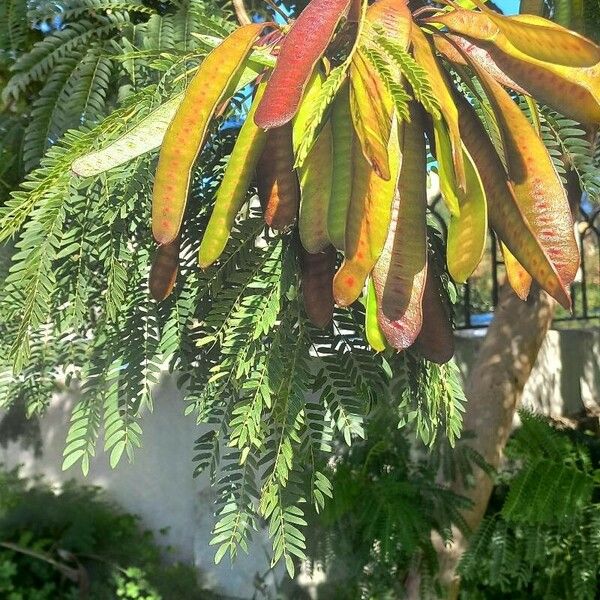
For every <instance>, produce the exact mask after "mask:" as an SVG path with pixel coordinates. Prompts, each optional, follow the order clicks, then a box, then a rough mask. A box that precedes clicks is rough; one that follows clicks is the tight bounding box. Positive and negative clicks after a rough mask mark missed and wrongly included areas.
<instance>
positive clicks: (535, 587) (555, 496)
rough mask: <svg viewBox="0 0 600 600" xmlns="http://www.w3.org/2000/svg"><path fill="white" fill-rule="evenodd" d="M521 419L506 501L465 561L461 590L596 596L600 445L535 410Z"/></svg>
mask: <svg viewBox="0 0 600 600" xmlns="http://www.w3.org/2000/svg"><path fill="white" fill-rule="evenodd" d="M521 420H522V427H521V428H520V429H519V430H518V432H517V433H516V435H515V436H514V437H513V438H512V439H511V441H510V442H509V445H508V455H509V457H510V458H511V459H512V461H514V462H513V463H512V469H511V470H509V471H507V472H505V473H503V474H502V475H501V482H502V485H503V486H507V492H505V494H506V496H505V499H504V502H503V504H502V506H501V509H500V511H499V512H494V511H492V512H491V514H490V515H489V516H488V517H486V520H485V521H484V522H483V524H482V525H481V526H480V527H479V529H478V530H477V532H476V534H475V536H474V538H473V540H472V542H471V545H470V548H469V550H468V551H467V553H466V554H465V556H464V558H463V560H462V562H461V565H460V570H461V573H462V576H463V579H464V582H465V583H464V585H463V594H462V595H463V596H464V597H465V598H467V599H471V598H483V597H486V598H487V597H499V596H498V595H499V594H503V593H504V594H506V593H510V595H511V597H512V598H548V599H550V600H552V599H558V598H573V599H578V600H579V599H580V600H584V599H585V600H587V599H589V598H594V597H595V594H596V593H597V589H598V581H599V580H600V569H599V568H598V565H599V564H600V529H599V527H598V524H599V523H600V505H598V501H597V492H598V474H599V472H600V471H599V469H598V465H597V460H596V463H595V462H594V461H593V459H592V455H591V453H590V451H593V450H594V448H593V445H594V444H596V442H595V441H593V440H592V439H591V438H590V437H589V436H585V435H577V434H572V435H567V434H566V433H565V432H559V431H557V430H555V429H553V428H552V427H551V426H550V425H549V424H548V423H547V422H546V421H545V420H543V419H542V418H540V417H537V416H534V415H531V414H528V413H524V412H522V413H521ZM590 446H592V447H590ZM482 594H485V596H484V595H482Z"/></svg>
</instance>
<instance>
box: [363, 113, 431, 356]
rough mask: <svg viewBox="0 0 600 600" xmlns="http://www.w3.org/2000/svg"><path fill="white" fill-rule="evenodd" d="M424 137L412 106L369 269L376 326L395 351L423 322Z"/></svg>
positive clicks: (413, 336)
mask: <svg viewBox="0 0 600 600" xmlns="http://www.w3.org/2000/svg"><path fill="white" fill-rule="evenodd" d="M425 167H426V152H425V137H424V134H423V126H422V123H421V119H420V116H419V112H418V111H417V110H415V108H414V105H411V121H410V123H405V125H404V136H403V143H402V167H401V169H400V177H399V180H398V193H397V195H396V198H395V200H394V206H393V209H392V219H391V224H390V227H389V231H388V235H387V240H386V242H385V246H384V249H383V252H382V253H381V256H380V258H379V260H378V261H377V264H376V265H375V268H374V269H373V274H372V277H373V283H374V284H375V291H376V293H377V302H378V304H379V309H378V318H379V326H380V327H381V329H382V331H383V332H384V334H385V337H386V339H387V340H388V342H389V343H390V345H391V346H392V347H393V348H395V349H396V350H404V349H405V348H408V347H409V346H411V345H412V344H413V343H414V341H415V339H416V337H417V335H418V334H419V331H420V330H421V325H422V321H423V313H422V303H421V301H422V298H423V290H424V287H425V277H426V273H427V229H426V209H427V187H426V186H427V175H426V168H425Z"/></svg>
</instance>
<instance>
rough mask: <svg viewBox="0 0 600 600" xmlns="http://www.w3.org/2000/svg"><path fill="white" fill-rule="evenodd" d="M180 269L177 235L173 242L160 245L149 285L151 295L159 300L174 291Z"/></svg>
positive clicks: (151, 269)
mask: <svg viewBox="0 0 600 600" xmlns="http://www.w3.org/2000/svg"><path fill="white" fill-rule="evenodd" d="M178 269H179V237H176V238H175V239H174V240H173V241H172V242H169V243H168V244H162V245H161V246H159V247H158V249H157V251H156V254H155V255H154V259H153V261H152V267H151V268H150V276H149V278H148V286H149V288H150V295H151V296H152V297H153V298H154V299H155V300H156V301H157V302H161V301H162V300H164V299H165V298H167V297H168V296H169V294H170V293H171V292H172V291H173V287H175V281H176V279H177V271H178Z"/></svg>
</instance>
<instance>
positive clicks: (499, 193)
mask: <svg viewBox="0 0 600 600" xmlns="http://www.w3.org/2000/svg"><path fill="white" fill-rule="evenodd" d="M457 98H458V102H459V123H460V132H461V136H462V139H463V142H464V144H465V147H466V149H467V151H468V152H469V154H470V155H471V157H472V158H473V160H474V162H475V166H476V168H477V171H478V172H479V175H480V177H481V181H482V183H483V187H484V189H485V192H486V197H487V207H488V215H489V220H490V225H491V226H492V228H493V229H494V231H495V232H496V233H497V235H498V237H499V238H500V239H501V240H502V241H503V242H504V243H505V244H506V246H507V247H508V249H509V250H510V251H511V252H512V253H513V254H514V256H515V258H516V259H517V260H518V261H519V262H520V263H521V264H522V265H523V267H524V268H525V269H526V270H527V272H528V273H530V274H531V275H532V277H533V278H534V279H535V280H536V281H537V282H538V283H539V284H540V286H541V287H542V288H543V289H544V290H546V291H547V292H548V293H549V294H550V295H551V296H552V297H554V298H555V299H556V300H557V301H558V302H559V303H560V304H561V305H562V306H564V307H565V308H567V309H569V308H570V305H571V300H570V298H569V293H568V292H567V290H566V288H565V286H564V285H563V284H562V282H561V280H560V278H559V276H558V273H557V272H556V269H555V267H554V265H553V264H552V263H551V262H550V260H549V258H548V256H547V255H546V253H545V251H544V249H543V248H542V246H541V245H540V243H539V241H538V240H537V238H536V237H535V235H534V233H533V231H532V230H531V227H530V225H529V223H528V221H527V219H526V218H525V217H524V215H523V213H522V212H521V210H520V208H519V205H518V204H517V200H516V198H515V195H514V191H513V189H512V187H511V185H510V183H509V182H508V181H507V179H506V171H505V170H504V167H503V165H502V161H501V160H500V157H499V156H498V154H497V153H496V150H495V149H494V146H493V145H492V142H491V141H490V139H489V137H488V136H487V134H486V132H485V130H484V129H483V125H482V124H481V122H480V121H479V119H478V117H477V115H476V114H475V113H474V111H473V107H472V106H471V105H470V104H469V103H468V102H467V101H466V100H464V99H461V98H459V97H457Z"/></svg>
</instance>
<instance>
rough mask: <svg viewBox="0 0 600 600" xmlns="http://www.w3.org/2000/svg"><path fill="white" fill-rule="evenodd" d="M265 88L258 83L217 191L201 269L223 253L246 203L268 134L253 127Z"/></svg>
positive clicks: (201, 260)
mask: <svg viewBox="0 0 600 600" xmlns="http://www.w3.org/2000/svg"><path fill="white" fill-rule="evenodd" d="M264 85H265V84H264V83H261V84H260V85H259V86H258V88H257V91H256V95H255V97H254V100H253V102H252V105H251V107H250V111H249V112H248V116H247V117H246V121H245V122H244V124H243V125H242V128H241V130H240V133H239V135H238V138H237V140H236V142H235V146H234V147H233V151H232V152H231V156H230V157H229V162H228V163H227V168H226V169H225V174H224V175H223V180H222V181H221V185H220V186H219V189H218V191H217V197H216V199H215V206H214V208H213V211H212V214H211V215H210V220H209V221H208V225H207V227H206V231H205V232H204V235H203V237H202V242H201V244H200V252H199V255H198V260H199V264H200V267H201V268H202V269H206V268H207V267H209V266H210V265H212V263H214V262H215V261H216V260H217V259H218V258H219V256H221V253H222V252H223V250H224V249H225V245H226V244H227V240H228V239H229V234H230V232H231V228H232V227H233V224H234V222H235V218H236V216H237V214H238V212H239V210H240V208H241V207H242V205H243V204H244V201H245V200H246V194H247V192H248V187H249V186H250V182H251V181H252V177H253V176H254V171H255V169H256V164H257V163H258V159H259V158H260V156H261V154H262V151H263V149H264V146H265V142H266V138H267V134H266V133H265V131H264V130H263V129H261V128H260V127H257V126H256V124H255V123H254V112H255V111H256V107H257V106H258V102H260V98H261V97H262V93H263V91H264Z"/></svg>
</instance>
